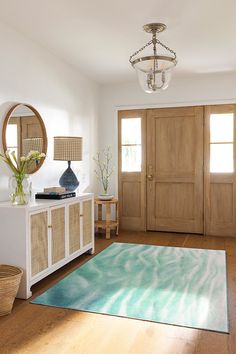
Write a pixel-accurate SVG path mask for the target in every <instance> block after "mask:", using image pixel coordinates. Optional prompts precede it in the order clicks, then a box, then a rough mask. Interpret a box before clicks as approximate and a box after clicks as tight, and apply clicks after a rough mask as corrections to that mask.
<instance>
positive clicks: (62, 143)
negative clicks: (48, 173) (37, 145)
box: [54, 136, 82, 161]
mask: <svg viewBox="0 0 236 354" xmlns="http://www.w3.org/2000/svg"><path fill="white" fill-rule="evenodd" d="M54 160H62V161H82V138H81V137H78V136H77V137H76V136H55V137H54Z"/></svg>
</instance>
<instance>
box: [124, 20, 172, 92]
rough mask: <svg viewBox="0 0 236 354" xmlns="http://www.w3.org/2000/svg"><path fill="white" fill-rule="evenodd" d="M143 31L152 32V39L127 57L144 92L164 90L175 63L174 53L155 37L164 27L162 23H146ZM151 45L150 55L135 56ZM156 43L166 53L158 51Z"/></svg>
mask: <svg viewBox="0 0 236 354" xmlns="http://www.w3.org/2000/svg"><path fill="white" fill-rule="evenodd" d="M143 29H144V31H146V32H147V33H151V34H152V40H150V41H149V42H148V43H146V44H145V45H144V46H143V47H142V48H140V49H139V50H137V51H136V52H135V53H134V54H133V55H131V57H130V58H129V62H130V63H131V65H132V66H133V68H135V70H136V72H137V75H138V79H139V83H140V86H141V87H142V89H143V90H144V91H145V92H148V93H154V92H159V91H161V90H165V89H166V88H167V87H168V85H169V82H170V79H171V72H172V69H173V68H174V67H175V66H176V64H177V58H176V53H175V52H174V51H173V50H172V49H170V48H169V47H167V46H166V45H165V44H163V43H161V42H160V41H159V40H158V39H157V38H156V36H157V33H159V32H162V31H164V30H165V29H166V25H165V24H163V23H148V24H147V25H144V26H143ZM150 45H153V53H152V54H151V55H147V56H143V57H137V55H138V54H139V53H140V52H142V51H143V50H144V49H145V48H147V47H148V46H150ZM157 45H159V46H160V47H162V48H164V49H165V52H167V53H164V54H162V53H158V52H157Z"/></svg>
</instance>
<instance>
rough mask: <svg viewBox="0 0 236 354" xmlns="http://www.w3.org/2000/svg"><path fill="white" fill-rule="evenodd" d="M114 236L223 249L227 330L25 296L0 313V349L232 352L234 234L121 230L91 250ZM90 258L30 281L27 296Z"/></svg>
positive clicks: (101, 353) (235, 345)
mask: <svg viewBox="0 0 236 354" xmlns="http://www.w3.org/2000/svg"><path fill="white" fill-rule="evenodd" d="M114 241H118V242H132V243H146V244H153V245H163V246H164V245H168V246H177V247H192V248H205V249H225V250H226V251H227V263H228V288H229V289H228V296H229V318H230V335H227V334H221V333H214V332H209V331H201V330H196V329H190V328H183V327H177V326H169V325H164V324H159V323H151V322H147V321H139V320H132V319H128V318H119V317H115V316H108V315H100V314H92V313H86V312H78V311H72V310H65V309H61V308H58V309H57V308H52V307H48V306H40V305H33V304H30V303H29V301H24V300H18V299H17V300H16V302H15V305H14V309H13V312H12V314H11V315H9V316H5V317H1V318H0V353H1V354H10V353H12V354H13V353H14V354H17V353H20V354H23V353H24V354H26V353H27V354H38V353H40V354H41V353H42V354H49V353H50V354H54V353H56V354H61V353H64V354H67V353H68V354H70V353H71V354H74V353H76V354H236V239H233V238H229V237H224V238H223V237H222V238H221V237H213V236H211V237H205V236H204V237H203V236H197V235H187V234H171V233H157V232H148V233H144V232H124V231H123V232H120V234H119V236H118V237H115V236H112V238H111V239H110V240H106V239H105V238H104V236H98V237H97V238H96V252H97V253H98V252H100V251H101V250H103V249H104V248H105V247H107V246H108V245H109V244H110V243H112V242H114ZM90 258H91V256H90V255H87V254H86V255H82V256H81V257H79V258H78V259H77V260H74V261H73V262H71V263H70V264H68V265H66V266H64V267H63V269H60V270H59V271H57V272H55V273H54V274H52V275H50V276H49V277H47V278H46V279H44V280H42V281H41V282H40V283H38V284H36V285H34V286H33V288H32V291H33V296H36V295H38V294H40V293H41V292H43V291H45V290H46V289H47V288H49V287H50V286H52V285H53V284H54V283H56V282H58V281H59V280H60V279H62V278H63V277H64V276H65V275H67V274H68V273H70V272H71V271H72V270H74V269H75V268H77V267H78V266H79V265H81V264H82V263H84V262H86V261H87V260H89V259H90ZM91 291H92V289H91Z"/></svg>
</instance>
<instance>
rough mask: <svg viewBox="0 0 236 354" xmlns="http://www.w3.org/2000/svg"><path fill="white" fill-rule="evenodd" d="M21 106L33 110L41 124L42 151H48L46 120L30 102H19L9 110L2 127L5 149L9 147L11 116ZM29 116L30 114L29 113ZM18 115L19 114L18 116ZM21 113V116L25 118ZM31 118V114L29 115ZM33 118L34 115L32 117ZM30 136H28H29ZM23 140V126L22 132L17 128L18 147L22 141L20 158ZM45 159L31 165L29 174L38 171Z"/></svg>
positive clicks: (38, 122)
mask: <svg viewBox="0 0 236 354" xmlns="http://www.w3.org/2000/svg"><path fill="white" fill-rule="evenodd" d="M19 106H24V107H27V108H28V109H29V110H31V111H32V116H35V117H36V119H37V124H38V125H39V127H40V130H41V131H40V137H39V138H40V139H41V138H42V149H41V150H42V151H40V152H43V153H45V155H46V153H47V146H48V140H47V132H46V128H45V125H44V122H43V119H42V117H41V116H40V114H39V112H38V111H37V110H36V109H35V108H34V107H32V106H31V105H29V104H25V103H17V104H15V105H14V106H12V107H11V108H10V109H9V111H8V112H7V114H6V117H5V120H4V122H3V128H2V146H3V151H4V152H5V151H6V150H7V149H8V146H7V136H6V135H7V134H6V132H7V126H8V124H9V121H10V119H11V118H13V117H14V116H13V112H14V111H16V109H17V107H19ZM27 116H28V115H27ZM27 116H23V117H27ZM17 117H18V116H17ZM23 117H21V116H20V115H19V118H23ZM28 117H29V118H30V116H28ZM31 118H32V117H31ZM27 138H28V137H27ZM30 138H38V136H37V137H29V139H30ZM22 141H23V137H22V128H21V127H20V132H19V131H18V128H17V148H18V144H19V142H20V150H19V152H20V153H19V154H18V158H19V156H22V155H23V154H22V150H23V148H22V146H23V144H22ZM44 160H45V158H42V159H41V160H40V161H39V162H36V163H35V165H34V166H32V167H31V170H30V171H27V173H28V174H33V173H35V172H36V171H38V170H39V169H40V167H41V166H42V164H43V163H44Z"/></svg>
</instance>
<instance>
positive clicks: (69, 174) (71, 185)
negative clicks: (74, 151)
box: [59, 161, 79, 192]
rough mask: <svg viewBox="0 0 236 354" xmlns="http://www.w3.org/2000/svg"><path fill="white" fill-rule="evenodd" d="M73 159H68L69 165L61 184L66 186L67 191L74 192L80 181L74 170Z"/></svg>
mask: <svg viewBox="0 0 236 354" xmlns="http://www.w3.org/2000/svg"><path fill="white" fill-rule="evenodd" d="M70 165H71V161H68V167H67V169H66V170H65V172H64V173H63V174H62V176H61V178H60V179H59V184H60V186H61V187H64V188H65V189H66V190H67V191H70V192H73V191H75V190H76V189H77V188H78V187H79V181H78V179H77V177H76V175H75V174H74V172H73V171H72V169H71V167H70Z"/></svg>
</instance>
